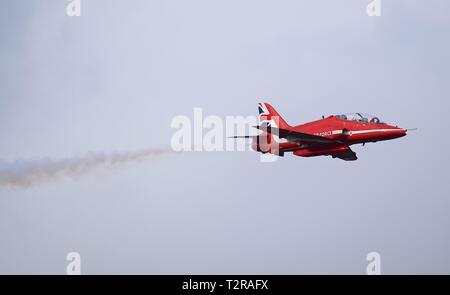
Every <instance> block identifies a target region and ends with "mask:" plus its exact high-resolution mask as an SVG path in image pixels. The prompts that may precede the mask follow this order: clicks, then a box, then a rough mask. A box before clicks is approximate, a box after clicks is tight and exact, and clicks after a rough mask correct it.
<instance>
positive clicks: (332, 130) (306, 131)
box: [233, 103, 408, 161]
mask: <svg viewBox="0 0 450 295" xmlns="http://www.w3.org/2000/svg"><path fill="white" fill-rule="evenodd" d="M258 111H259V123H260V125H259V126H255V128H257V129H259V130H261V131H262V132H261V134H260V135H258V136H248V135H246V136H233V137H234V138H253V142H252V149H253V150H255V151H258V152H262V153H272V154H275V155H278V156H281V157H282V156H284V153H285V152H293V154H294V155H296V156H300V157H315V156H332V157H333V158H339V159H342V160H345V161H354V160H357V159H358V157H356V153H355V152H353V151H352V150H351V149H350V146H351V145H353V144H359V143H361V144H363V145H364V144H365V143H366V142H377V141H383V140H390V139H394V138H398V137H402V136H405V135H406V134H407V132H408V129H402V128H399V127H397V126H391V125H388V124H386V123H384V122H381V120H380V119H379V118H377V117H374V116H370V115H365V114H361V113H354V114H344V115H333V116H329V117H326V118H323V119H321V120H317V121H313V122H309V123H306V124H302V125H298V126H290V125H288V124H287V123H286V121H284V120H283V118H282V117H281V116H280V115H279V114H278V113H277V111H276V110H275V109H274V108H273V107H272V106H271V105H270V104H268V103H259V104H258Z"/></svg>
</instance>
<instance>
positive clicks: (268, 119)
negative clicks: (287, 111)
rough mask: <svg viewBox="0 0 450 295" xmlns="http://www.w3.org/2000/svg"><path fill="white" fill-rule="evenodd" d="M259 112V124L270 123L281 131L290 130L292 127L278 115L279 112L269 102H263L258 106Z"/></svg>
mask: <svg viewBox="0 0 450 295" xmlns="http://www.w3.org/2000/svg"><path fill="white" fill-rule="evenodd" d="M258 112H259V117H258V119H259V124H261V123H268V124H270V125H272V126H273V127H277V128H280V129H288V128H289V127H290V126H289V124H288V123H286V121H285V120H284V119H283V118H282V117H281V116H280V114H278V112H277V111H276V110H275V109H274V108H273V107H272V106H271V105H270V104H268V103H267V102H261V103H259V104H258Z"/></svg>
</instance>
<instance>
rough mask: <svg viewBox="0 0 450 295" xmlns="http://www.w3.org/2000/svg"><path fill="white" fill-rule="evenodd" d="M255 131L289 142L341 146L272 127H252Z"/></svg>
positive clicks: (324, 139)
mask: <svg viewBox="0 0 450 295" xmlns="http://www.w3.org/2000/svg"><path fill="white" fill-rule="evenodd" d="M254 127H255V128H256V129H258V130H261V131H264V132H268V133H272V134H274V135H278V137H279V138H286V139H287V140H290V141H300V142H304V143H321V144H324V143H325V144H337V143H338V144H341V143H342V142H340V141H339V140H334V139H329V138H326V137H323V136H318V135H313V134H308V133H302V132H297V131H293V130H287V129H280V128H276V127H272V126H254Z"/></svg>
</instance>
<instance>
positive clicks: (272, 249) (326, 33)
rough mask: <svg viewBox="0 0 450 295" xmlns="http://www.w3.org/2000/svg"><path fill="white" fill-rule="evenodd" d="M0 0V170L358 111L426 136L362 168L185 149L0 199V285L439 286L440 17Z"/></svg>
mask: <svg viewBox="0 0 450 295" xmlns="http://www.w3.org/2000/svg"><path fill="white" fill-rule="evenodd" d="M369 2H370V1H369V0H367V1H365V0H350V1H345V5H343V3H342V1H333V0H320V1H298V0H292V1H286V0H284V1H261V0H258V1H256V0H246V1H230V0H227V1H222V0H215V1H210V0H209V1H206V0H205V1H197V0H195V1H192V0H189V1H181V0H180V1H175V0H169V1H166V0H164V1H147V0H145V1H144V0H133V1H118V0H116V1H112V0H108V1H107V0H103V1H100V0H97V1H86V0H82V16H80V17H68V16H67V15H66V13H65V6H66V4H67V3H68V1H63V0H43V1H31V0H23V1H8V0H2V1H1V2H0V38H1V42H0V134H1V135H2V140H1V141H0V159H2V160H6V161H12V160H15V159H23V158H25V159H27V158H34V157H52V158H60V157H61V158H64V157H70V156H72V155H77V154H83V153H86V152H89V151H99V152H106V153H109V152H115V151H127V150H136V149H141V148H161V147H167V146H169V144H170V138H171V135H172V133H173V130H171V129H170V121H171V119H172V118H173V116H175V115H188V116H192V114H193V108H194V107H202V108H203V112H204V114H205V115H209V114H211V115H219V116H225V115H251V114H256V112H257V103H258V102H260V101H268V102H270V103H271V104H272V105H273V106H274V107H275V108H277V110H278V111H279V112H280V113H281V115H283V117H284V118H285V119H286V120H287V121H288V122H289V123H292V124H299V123H302V122H307V121H309V120H313V119H317V118H319V117H320V116H321V115H327V114H333V113H341V112H352V111H361V112H367V113H373V114H376V115H378V116H380V117H381V118H383V119H384V120H386V121H388V122H390V123H396V124H399V125H400V126H402V127H405V128H412V127H418V128H419V130H418V131H417V132H415V133H411V134H410V135H408V136H407V137H404V138H402V139H398V140H395V141H390V142H383V143H377V144H368V145H366V146H365V147H362V146H356V147H354V150H355V152H356V153H357V154H358V157H359V159H358V161H356V162H344V161H340V160H333V159H331V158H329V157H317V158H311V159H305V158H297V157H294V156H292V155H288V156H286V157H285V158H283V159H280V160H279V161H277V162H275V163H271V164H269V163H261V162H259V155H258V154H256V153H252V152H243V153H185V154H180V155H167V156H164V157H161V158H156V159H149V160H147V161H143V162H140V163H137V164H131V165H126V166H125V167H122V169H117V170H115V171H112V172H100V173H93V174H90V175H87V176H85V177H81V178H78V179H76V180H71V179H67V180H63V181H58V182H52V183H47V184H42V185H39V186H36V187H33V188H30V189H25V190H24V189H11V188H6V187H0V208H1V209H0V210H1V214H0V237H1V238H0V273H2V274H35V273H39V274H41V273H46V274H47V273H50V274H64V273H65V268H66V265H67V262H66V261H65V256H66V254H67V253H68V252H70V251H77V252H79V253H80V254H81V257H82V273H84V274H122V273H123V274H128V273H131V274H188V273H189V274H191V273H192V274H197V273H206V274H210V273H212V274H228V273H239V274H247V273H248V274H250V273H251V274H329V273H330V274H347V273H350V274H364V273H365V268H366V265H367V262H366V261H365V257H366V255H367V253H368V252H370V251H377V252H379V253H380V254H381V259H382V272H383V273H386V274H400V273H402V274H403V273H413V274H416V273H426V274H431V273H446V274H449V273H450V255H449V254H448V249H450V232H449V230H448V226H449V225H450V216H449V214H448V208H449V205H450V200H449V197H450V183H449V181H448V172H447V167H449V165H450V161H449V155H448V153H447V147H448V146H449V144H450V141H449V139H448V134H447V130H448V128H449V127H450V126H449V125H450V124H449V121H448V111H449V109H450V103H449V91H450V83H449V78H450V55H449V52H450V39H449V36H450V18H449V17H448V12H449V11H450V3H448V1H444V0H441V1H439V0H433V1H414V0H408V1H406V0H403V1H401V0H395V1H386V0H383V1H382V15H381V16H380V17H368V16H367V15H366V6H367V4H368V3H369Z"/></svg>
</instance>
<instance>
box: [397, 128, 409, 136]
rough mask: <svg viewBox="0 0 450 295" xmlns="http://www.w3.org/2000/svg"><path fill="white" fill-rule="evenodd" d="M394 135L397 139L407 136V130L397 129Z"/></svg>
mask: <svg viewBox="0 0 450 295" xmlns="http://www.w3.org/2000/svg"><path fill="white" fill-rule="evenodd" d="M396 133H397V134H398V136H399V137H402V136H405V135H406V134H408V130H407V129H403V128H397V129H396Z"/></svg>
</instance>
